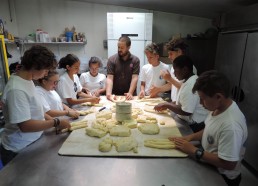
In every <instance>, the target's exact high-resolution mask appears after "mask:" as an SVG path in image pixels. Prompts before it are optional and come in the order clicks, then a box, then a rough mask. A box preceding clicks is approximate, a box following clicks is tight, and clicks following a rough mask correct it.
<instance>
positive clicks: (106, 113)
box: [96, 110, 112, 119]
mask: <svg viewBox="0 0 258 186" xmlns="http://www.w3.org/2000/svg"><path fill="white" fill-rule="evenodd" d="M98 118H105V119H111V118H112V112H111V111H110V110H103V111H101V112H97V113H96V119H98Z"/></svg>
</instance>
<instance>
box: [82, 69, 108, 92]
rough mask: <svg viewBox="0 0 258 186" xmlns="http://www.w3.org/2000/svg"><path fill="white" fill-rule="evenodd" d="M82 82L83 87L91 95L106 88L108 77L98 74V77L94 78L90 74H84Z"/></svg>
mask: <svg viewBox="0 0 258 186" xmlns="http://www.w3.org/2000/svg"><path fill="white" fill-rule="evenodd" d="M80 82H81V85H82V87H85V88H87V89H88V90H89V91H90V92H91V93H93V92H95V91H96V90H99V89H103V88H105V87H106V76H105V75H104V74H101V73H98V75H97V76H96V77H93V76H92V75H91V74H90V72H84V73H82V74H81V76H80Z"/></svg>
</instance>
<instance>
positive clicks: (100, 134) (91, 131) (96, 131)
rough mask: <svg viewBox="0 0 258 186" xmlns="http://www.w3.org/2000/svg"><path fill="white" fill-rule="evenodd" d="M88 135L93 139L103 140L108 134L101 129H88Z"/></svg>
mask: <svg viewBox="0 0 258 186" xmlns="http://www.w3.org/2000/svg"><path fill="white" fill-rule="evenodd" d="M86 134H87V135H88V136H91V137H98V138H102V137H104V136H105V135H106V134H107V132H105V131H103V130H101V129H95V128H86Z"/></svg>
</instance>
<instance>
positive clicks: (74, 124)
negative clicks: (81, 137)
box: [61, 120, 88, 133]
mask: <svg viewBox="0 0 258 186" xmlns="http://www.w3.org/2000/svg"><path fill="white" fill-rule="evenodd" d="M70 125H71V127H70V128H66V129H62V130H61V133H64V132H68V131H70V132H71V131H73V130H76V129H81V128H86V127H88V120H80V121H74V122H71V123H70Z"/></svg>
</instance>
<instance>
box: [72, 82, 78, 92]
mask: <svg viewBox="0 0 258 186" xmlns="http://www.w3.org/2000/svg"><path fill="white" fill-rule="evenodd" d="M73 89H74V92H77V90H78V88H77V84H76V83H75V82H74V84H73Z"/></svg>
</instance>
